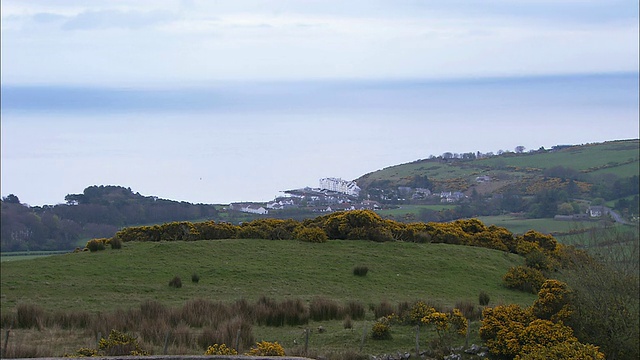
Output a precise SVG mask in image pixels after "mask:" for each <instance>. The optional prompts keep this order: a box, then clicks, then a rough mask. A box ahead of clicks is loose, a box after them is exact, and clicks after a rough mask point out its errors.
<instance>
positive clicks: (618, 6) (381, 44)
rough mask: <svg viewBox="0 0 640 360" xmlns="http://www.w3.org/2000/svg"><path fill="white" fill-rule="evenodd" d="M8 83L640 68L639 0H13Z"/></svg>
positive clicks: (6, 42)
mask: <svg viewBox="0 0 640 360" xmlns="http://www.w3.org/2000/svg"><path fill="white" fill-rule="evenodd" d="M1 6H2V8H1V10H2V70H3V71H2V82H3V83H11V84H25V83H29V84H52V83H53V84H84V85H101V86H102V85H110V86H145V85H154V84H158V83H161V84H167V83H181V84H186V83H187V82H194V83H203V82H212V81H213V82H215V81H219V80H238V79H242V80H283V79H289V80H291V79H294V80H300V79H305V80H308V79H336V78H337V79H343V78H349V79H352V78H356V79H368V78H405V79H407V78H408V79H414V78H452V77H453V78H458V77H470V76H473V77H477V76H521V75H535V74H547V75H548V74H567V73H598V72H621V71H622V72H628V71H637V70H638V1H636V0H531V1H529V0H465V1H462V0H433V1H418V0H395V1H389V0H352V1H339V0H317V1H316V0H299V1H292V0H251V1H247V0H239V1H238V0H220V1H196V0H185V1H167V0H160V1H158V0H115V1H114V0H109V1H104V0H103V1H100V0H94V1H82V0H56V1H48V0H2V2H1Z"/></svg>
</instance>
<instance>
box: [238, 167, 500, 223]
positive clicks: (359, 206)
mask: <svg viewBox="0 0 640 360" xmlns="http://www.w3.org/2000/svg"><path fill="white" fill-rule="evenodd" d="M477 181H478V182H487V181H491V178H489V177H488V176H482V177H479V178H478V179H477ZM360 190H361V189H360V187H359V186H358V184H356V182H355V181H347V180H343V179H341V178H333V177H329V178H322V179H320V180H319V186H318V187H317V188H311V187H305V188H302V189H294V190H286V191H283V193H284V194H285V195H283V196H279V197H276V198H275V199H274V200H273V201H270V202H267V203H257V202H238V203H231V204H230V206H229V210H233V211H240V212H245V213H251V214H258V215H267V214H269V211H271V210H286V209H305V210H307V211H312V212H317V213H330V212H334V211H345V210H379V209H382V208H385V207H386V206H387V205H385V204H382V203H380V202H378V201H374V200H370V199H362V198H361V196H360ZM398 190H399V191H401V192H402V193H404V194H407V195H408V196H409V197H410V198H411V199H412V200H427V199H431V200H432V201H433V202H442V203H455V202H459V201H461V200H463V199H464V198H466V195H464V194H463V193H462V192H459V191H442V192H439V193H435V194H434V193H432V192H431V190H429V189H425V188H411V187H400V188H399V189H398Z"/></svg>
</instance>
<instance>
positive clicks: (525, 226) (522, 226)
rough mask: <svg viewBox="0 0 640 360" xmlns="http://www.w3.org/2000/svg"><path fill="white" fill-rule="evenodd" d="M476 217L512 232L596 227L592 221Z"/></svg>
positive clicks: (551, 231) (564, 230) (504, 216)
mask: <svg viewBox="0 0 640 360" xmlns="http://www.w3.org/2000/svg"><path fill="white" fill-rule="evenodd" d="M478 219H479V220H480V221H482V222H483V223H485V224H486V225H496V226H501V227H504V228H506V229H507V230H509V231H511V232H512V233H514V234H524V233H525V232H527V231H529V230H536V231H538V232H541V233H545V234H548V233H556V232H568V231H571V230H576V229H588V228H595V227H598V226H599V225H598V223H597V222H593V221H559V220H554V219H524V218H517V217H513V216H511V215H498V216H479V217H478Z"/></svg>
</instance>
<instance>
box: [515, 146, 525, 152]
mask: <svg viewBox="0 0 640 360" xmlns="http://www.w3.org/2000/svg"><path fill="white" fill-rule="evenodd" d="M524 149H526V148H525V147H524V146H522V145H518V146H516V152H517V153H518V154H522V153H523V152H524Z"/></svg>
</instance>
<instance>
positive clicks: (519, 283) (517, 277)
mask: <svg viewBox="0 0 640 360" xmlns="http://www.w3.org/2000/svg"><path fill="white" fill-rule="evenodd" d="M545 280H546V279H545V277H544V275H543V274H542V272H541V271H540V270H538V269H533V268H530V267H526V266H516V267H512V268H510V269H509V271H507V273H506V274H505V275H504V276H503V277H502V283H503V284H504V286H506V287H507V288H509V289H517V290H522V291H526V292H530V293H534V294H535V293H537V292H538V290H540V287H542V284H543V283H544V281H545Z"/></svg>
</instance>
